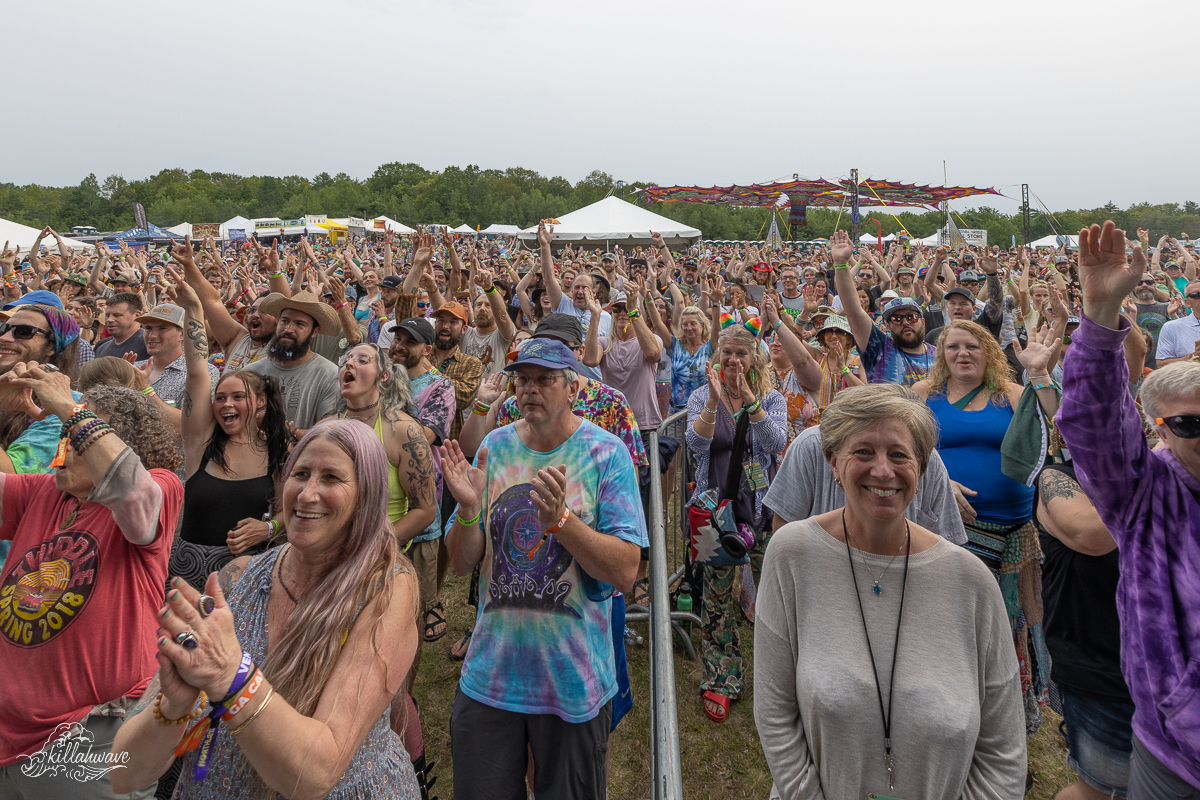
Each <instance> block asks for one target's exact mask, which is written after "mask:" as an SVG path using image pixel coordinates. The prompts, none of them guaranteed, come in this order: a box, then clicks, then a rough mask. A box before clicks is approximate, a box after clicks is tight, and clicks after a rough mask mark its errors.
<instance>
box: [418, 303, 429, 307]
mask: <svg viewBox="0 0 1200 800" xmlns="http://www.w3.org/2000/svg"><path fill="white" fill-rule="evenodd" d="M417 308H429V303H417Z"/></svg>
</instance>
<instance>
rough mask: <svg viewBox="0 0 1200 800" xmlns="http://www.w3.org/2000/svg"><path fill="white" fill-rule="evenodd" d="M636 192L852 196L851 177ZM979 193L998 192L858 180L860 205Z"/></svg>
mask: <svg viewBox="0 0 1200 800" xmlns="http://www.w3.org/2000/svg"><path fill="white" fill-rule="evenodd" d="M639 194H640V195H641V197H642V198H643V199H644V200H646V202H654V203H662V202H678V203H708V204H710V205H730V206H764V207H765V206H773V205H775V204H776V203H777V202H778V201H779V197H780V195H784V194H786V195H787V196H788V198H789V199H790V200H791V201H792V203H793V205H795V204H797V201H798V200H800V199H801V198H803V199H804V200H806V201H807V202H806V203H804V204H805V205H808V206H810V207H814V208H821V207H825V208H828V207H830V206H832V207H837V206H843V205H844V206H846V207H849V206H850V204H851V201H852V200H853V198H854V183H853V182H852V181H850V180H841V181H836V182H833V181H827V180H823V179H821V178H818V179H816V180H790V181H780V182H777V183H755V184H751V185H749V186H648V187H646V188H645V189H642V190H640V192H639ZM981 194H995V195H998V194H1000V193H999V192H997V191H996V190H995V189H975V188H970V187H963V186H921V185H918V184H912V183H898V182H895V181H884V180H875V179H863V180H860V181H859V190H858V202H859V205H860V206H868V207H869V206H936V205H937V204H938V203H940V202H942V201H943V200H958V199H960V198H963V197H972V196H975V195H981Z"/></svg>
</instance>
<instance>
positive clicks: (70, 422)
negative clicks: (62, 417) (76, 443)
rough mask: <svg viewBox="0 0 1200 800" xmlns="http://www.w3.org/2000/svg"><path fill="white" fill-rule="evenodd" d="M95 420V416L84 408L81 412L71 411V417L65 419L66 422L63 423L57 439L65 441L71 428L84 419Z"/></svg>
mask: <svg viewBox="0 0 1200 800" xmlns="http://www.w3.org/2000/svg"><path fill="white" fill-rule="evenodd" d="M76 408H78V406H76ZM95 418H96V415H95V414H94V413H92V412H91V411H88V410H87V409H86V408H84V409H83V410H81V411H74V410H73V412H72V414H71V416H69V417H67V421H66V422H64V423H63V427H62V436H60V437H59V438H60V439H65V438H66V437H67V435H68V434H69V433H70V432H71V428H74V427H75V426H76V425H78V424H79V423H81V422H83V421H84V420H85V419H95Z"/></svg>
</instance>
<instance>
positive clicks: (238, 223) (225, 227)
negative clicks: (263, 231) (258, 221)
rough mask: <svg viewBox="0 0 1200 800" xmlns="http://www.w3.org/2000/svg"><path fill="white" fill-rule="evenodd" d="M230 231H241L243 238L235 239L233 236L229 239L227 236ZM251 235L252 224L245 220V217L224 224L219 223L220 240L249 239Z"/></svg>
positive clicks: (252, 233)
mask: <svg viewBox="0 0 1200 800" xmlns="http://www.w3.org/2000/svg"><path fill="white" fill-rule="evenodd" d="M231 230H238V231H241V232H242V233H243V236H241V237H237V236H236V235H235V236H233V237H231V236H230V235H229V231H231ZM253 235H254V223H253V222H252V221H250V220H248V219H246V218H245V217H234V218H233V219H230V220H226V221H225V222H222V223H221V238H222V239H230V238H243V239H249V238H250V237H251V236H253Z"/></svg>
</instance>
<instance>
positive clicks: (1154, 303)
mask: <svg viewBox="0 0 1200 800" xmlns="http://www.w3.org/2000/svg"><path fill="white" fill-rule="evenodd" d="M1154 284H1155V280H1154V276H1153V275H1151V274H1150V273H1149V272H1143V273H1142V277H1141V278H1140V279H1139V280H1138V285H1137V288H1136V289H1134V290H1133V302H1134V303H1135V304H1136V305H1137V324H1138V327H1139V328H1145V329H1146V330H1147V331H1149V332H1150V335H1151V336H1153V337H1154V346H1153V347H1151V348H1150V351H1149V352H1147V353H1146V366H1147V367H1149V368H1150V369H1157V368H1158V361H1157V359H1155V351H1156V350H1157V349H1158V334H1159V332H1160V331H1161V330H1162V326H1163V325H1164V324H1165V323H1166V321H1167V320H1168V319H1170V316H1169V315H1170V311H1169V307H1168V305H1167V304H1166V303H1162V302H1159V300H1158V296H1157V293H1156V292H1155V290H1154Z"/></svg>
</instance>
